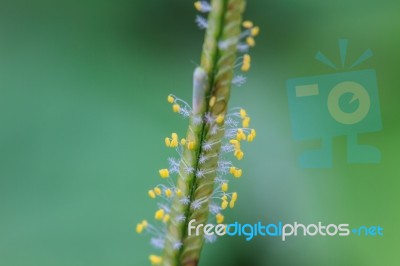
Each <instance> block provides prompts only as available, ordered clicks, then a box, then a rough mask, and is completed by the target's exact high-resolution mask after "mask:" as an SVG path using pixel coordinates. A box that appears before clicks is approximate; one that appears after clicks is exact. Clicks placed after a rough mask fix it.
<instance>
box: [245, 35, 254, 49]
mask: <svg viewBox="0 0 400 266" xmlns="http://www.w3.org/2000/svg"><path fill="white" fill-rule="evenodd" d="M246 43H247V45H248V46H250V47H254V46H256V41H255V40H254V38H253V37H247V38H246Z"/></svg>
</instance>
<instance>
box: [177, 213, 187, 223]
mask: <svg viewBox="0 0 400 266" xmlns="http://www.w3.org/2000/svg"><path fill="white" fill-rule="evenodd" d="M175 220H176V222H178V223H182V222H184V221H185V220H186V217H185V215H183V214H179V215H177V216H176V218H175Z"/></svg>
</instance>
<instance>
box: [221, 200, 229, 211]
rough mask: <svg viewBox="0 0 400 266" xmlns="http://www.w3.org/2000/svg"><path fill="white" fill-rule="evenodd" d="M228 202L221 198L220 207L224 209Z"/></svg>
mask: <svg viewBox="0 0 400 266" xmlns="http://www.w3.org/2000/svg"><path fill="white" fill-rule="evenodd" d="M228 204H229V202H228V201H226V200H223V201H222V203H221V208H222V209H223V210H225V209H226V208H227V207H228Z"/></svg>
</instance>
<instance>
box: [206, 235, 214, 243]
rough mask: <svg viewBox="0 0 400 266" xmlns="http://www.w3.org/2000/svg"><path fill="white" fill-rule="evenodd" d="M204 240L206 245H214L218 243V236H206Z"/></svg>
mask: <svg viewBox="0 0 400 266" xmlns="http://www.w3.org/2000/svg"><path fill="white" fill-rule="evenodd" d="M204 239H205V240H206V243H214V242H215V241H217V236H216V235H215V234H214V235H204Z"/></svg>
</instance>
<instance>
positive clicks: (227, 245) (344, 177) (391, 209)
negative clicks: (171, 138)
mask: <svg viewBox="0 0 400 266" xmlns="http://www.w3.org/2000/svg"><path fill="white" fill-rule="evenodd" d="M399 11H400V2H399V1H395V0H393V1H391V0H380V1H375V0H374V1H372V0H338V1H318V0H308V1H298V0H292V1H288V0H281V1H278V0H257V1H256V0H250V1H248V8H247V11H246V15H245V17H246V18H248V19H251V20H253V21H255V23H256V24H257V25H260V27H261V30H262V31H261V35H260V37H259V38H258V39H257V46H256V47H255V49H253V50H252V51H251V54H252V55H253V64H252V71H251V72H249V74H248V83H247V84H246V85H245V86H244V87H241V88H234V89H233V93H232V106H238V105H239V106H243V107H245V108H246V109H247V110H248V112H249V113H250V115H251V116H252V125H253V126H254V127H255V128H256V129H257V131H258V137H257V139H256V141H255V142H254V145H248V146H246V147H245V151H246V158H245V160H243V162H240V167H242V168H244V171H245V174H244V177H243V178H242V179H241V180H240V181H238V182H234V184H233V188H234V189H235V190H237V191H238V192H239V197H240V200H239V201H238V203H237V207H236V208H235V209H234V210H233V211H230V212H229V213H228V214H227V221H234V220H238V221H241V222H243V223H246V222H250V223H252V222H256V221H258V220H259V219H261V220H262V221H266V222H275V221H278V220H282V221H284V222H294V221H299V222H303V223H314V222H318V221H322V222H325V223H350V224H351V225H354V226H360V225H378V224H379V225H381V226H382V227H384V233H385V235H384V236H383V237H375V238H368V237H347V238H338V237H332V238H323V237H318V238H305V237H297V238H291V239H289V240H288V241H286V242H282V241H281V240H280V239H278V238H260V237H258V238H256V239H254V240H253V241H251V242H246V241H245V240H244V239H243V238H227V237H225V238H222V239H220V240H219V241H218V242H217V243H216V244H213V245H207V246H206V247H205V249H204V252H203V256H202V260H201V265H203V266H205V265H207V266H213V265H237V266H242V265H253V266H258V265H279V266H281V265H282V266H284V265H307V266H309V265H316V266H317V265H318V266H320V265H332V266H336V265H400V255H399V252H398V248H399V242H398V240H399V238H400V230H399V229H398V228H397V227H396V226H398V225H399V220H400V219H399V218H400V214H399V205H398V204H399V195H400V193H399V185H400V181H399V177H400V167H399V163H398V160H399V155H398V154H399V148H400V138H399V133H400V123H399V122H400V121H399V120H400V119H399V104H398V101H399V99H400V79H399V69H400V61H399V59H400V50H399V47H400V29H399V26H398V25H399V23H400V17H399ZM195 14H196V12H195V10H194V8H193V2H192V1H189V0H169V1H165V0H163V1H161V0H159V1H149V0H113V1H111V0H107V1H106V0H97V1H90V0H83V1H82V0H80V1H77V0H58V1H48V0H47V1H46V0H35V1H29V0H0V125H1V127H0V265H1V266H3V265H4V266H25V265H30V266H31V265H32V266H36V265H40V266H47V265H52V266H54V265H57V266H62V265H68V266H69V265H74V266H79V265H96V266H101V265H114V266H117V265H121V266H122V265H131V266H132V265H148V261H147V255H148V254H149V253H153V252H154V251H153V249H152V248H151V247H150V245H148V240H149V239H148V238H147V237H145V236H143V235H136V233H135V232H134V228H135V225H136V223H137V222H138V221H140V220H141V219H143V218H147V219H151V217H152V216H153V213H154V210H155V209H156V205H155V202H154V201H151V200H150V199H149V198H148V197H147V196H146V191H147V190H148V188H150V187H153V186H154V185H155V184H156V182H158V181H159V179H158V177H157V171H158V169H159V168H162V167H164V166H166V159H167V157H168V156H171V155H172V152H171V150H167V149H166V148H164V145H163V139H164V137H165V136H167V135H168V134H170V132H172V131H177V132H178V133H179V134H183V133H184V132H185V131H186V121H184V120H182V119H181V118H180V117H178V116H176V115H174V114H173V113H172V112H171V111H170V106H169V104H168V103H167V102H166V96H167V95H168V94H169V93H171V92H172V93H174V94H176V95H179V96H180V97H181V98H184V99H190V96H191V77H192V72H193V70H194V68H195V66H196V63H197V62H199V55H200V51H201V46H202V38H203V33H202V32H201V31H200V30H198V29H197V28H196V26H195V24H194V17H195ZM339 38H348V39H349V40H350V43H349V51H348V59H349V61H354V60H355V59H356V58H357V57H358V56H359V55H360V54H361V53H362V52H364V50H366V49H367V48H371V49H372V51H373V52H374V57H373V58H371V59H370V60H368V61H367V62H365V63H364V64H362V65H361V66H360V67H358V68H357V69H367V68H374V69H375V70H376V72H377V76H378V87H379V96H380V102H381V112H382V119H383V130H382V131H381V132H377V133H371V134H364V135H362V136H361V141H362V142H364V143H368V144H372V145H375V146H377V147H378V148H379V149H380V150H381V152H382V162H381V163H380V164H378V165H349V164H347V163H346V156H345V149H346V141H345V138H344V137H339V138H335V140H334V167H333V168H331V169H324V170H310V169H309V170H307V169H301V168H299V167H298V164H297V157H298V155H299V154H300V153H301V151H303V150H305V149H306V148H307V147H308V146H309V145H310V143H296V142H294V141H293V140H292V136H291V129H290V117H289V110H288V104H287V96H286V89H285V82H286V80H287V79H289V78H294V77H302V76H312V75H319V74H328V73H334V71H333V70H332V69H330V68H329V67H326V66H324V65H322V64H321V63H320V62H317V61H315V60H314V55H315V53H316V52H317V51H318V50H322V51H323V52H324V53H325V54H326V55H327V56H329V57H330V58H331V59H332V60H333V61H334V62H339V60H340V57H339V52H338V47H337V40H338V39H339ZM311 144H313V143H311Z"/></svg>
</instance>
